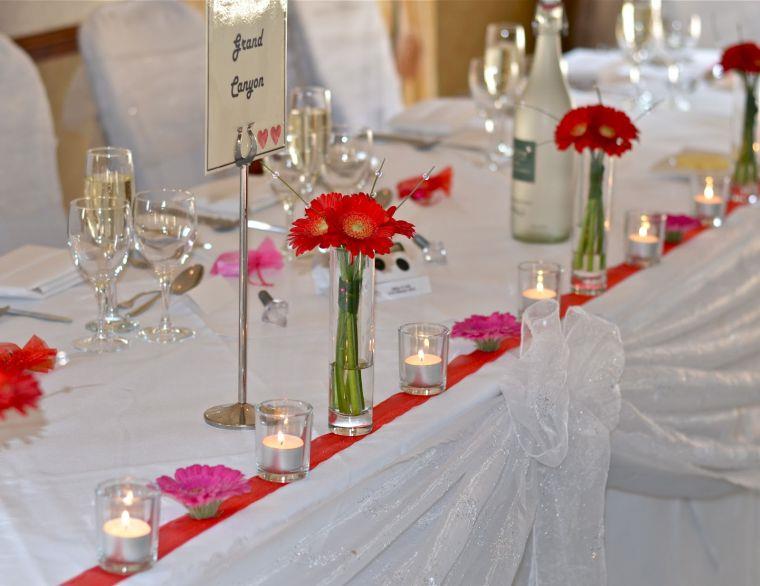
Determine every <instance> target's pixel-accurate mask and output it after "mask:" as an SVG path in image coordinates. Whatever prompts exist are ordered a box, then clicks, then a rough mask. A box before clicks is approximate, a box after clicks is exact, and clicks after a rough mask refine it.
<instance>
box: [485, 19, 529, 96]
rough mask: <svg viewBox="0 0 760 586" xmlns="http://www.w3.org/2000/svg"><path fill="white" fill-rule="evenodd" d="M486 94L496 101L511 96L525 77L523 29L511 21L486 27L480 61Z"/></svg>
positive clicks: (493, 23)
mask: <svg viewBox="0 0 760 586" xmlns="http://www.w3.org/2000/svg"><path fill="white" fill-rule="evenodd" d="M483 62H484V70H483V71H484V77H485V82H486V87H487V88H488V93H489V94H491V96H493V97H494V98H496V99H503V100H508V101H510V103H511V104H512V105H514V97H515V94H516V93H517V90H518V88H519V85H520V83H521V81H522V78H523V76H524V74H525V29H524V28H523V27H522V25H519V24H515V23H511V22H492V23H491V24H489V25H488V26H487V27H486V50H485V55H484V58H483Z"/></svg>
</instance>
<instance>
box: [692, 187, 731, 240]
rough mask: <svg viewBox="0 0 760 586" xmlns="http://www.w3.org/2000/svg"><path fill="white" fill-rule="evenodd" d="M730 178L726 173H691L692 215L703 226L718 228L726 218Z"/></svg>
mask: <svg viewBox="0 0 760 586" xmlns="http://www.w3.org/2000/svg"><path fill="white" fill-rule="evenodd" d="M730 186H731V178H730V177H729V176H728V175H722V176H720V175H719V176H716V175H692V176H691V193H692V194H693V195H692V198H693V200H694V215H695V216H696V217H697V218H698V219H699V221H700V222H702V225H703V226H713V227H715V228H718V227H720V226H722V225H723V222H724V220H725V218H726V205H727V204H728V200H729V198H730V194H729V188H730Z"/></svg>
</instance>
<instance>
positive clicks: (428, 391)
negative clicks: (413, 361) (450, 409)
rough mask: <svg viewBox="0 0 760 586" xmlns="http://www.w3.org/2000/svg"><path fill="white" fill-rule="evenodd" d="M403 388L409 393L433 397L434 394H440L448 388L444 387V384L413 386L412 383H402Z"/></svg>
mask: <svg viewBox="0 0 760 586" xmlns="http://www.w3.org/2000/svg"><path fill="white" fill-rule="evenodd" d="M401 390H402V391H403V392H405V393H406V394H407V395H418V396H422V397H432V396H434V395H440V394H441V393H442V392H443V391H445V390H446V389H445V388H444V387H443V385H435V386H432V387H413V386H410V385H402V387H401Z"/></svg>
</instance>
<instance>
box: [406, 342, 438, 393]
mask: <svg viewBox="0 0 760 586" xmlns="http://www.w3.org/2000/svg"><path fill="white" fill-rule="evenodd" d="M426 341H427V340H426ZM404 380H405V381H407V382H408V384H411V386H414V387H423V388H424V387H434V386H437V385H440V384H441V382H442V381H443V359H442V358H441V357H440V356H436V355H435V354H428V353H426V352H425V351H424V350H422V348H420V350H419V351H418V352H417V354H413V355H412V356H409V357H407V358H406V359H405V360H404Z"/></svg>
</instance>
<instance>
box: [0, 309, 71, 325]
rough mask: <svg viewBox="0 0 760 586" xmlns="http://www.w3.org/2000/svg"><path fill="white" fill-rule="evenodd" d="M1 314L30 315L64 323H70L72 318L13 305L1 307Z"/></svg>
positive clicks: (34, 317)
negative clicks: (15, 307) (18, 307)
mask: <svg viewBox="0 0 760 586" xmlns="http://www.w3.org/2000/svg"><path fill="white" fill-rule="evenodd" d="M0 315H15V316H18V317H30V318H32V319H41V320H44V321H54V322H58V323H62V324H70V323H71V322H72V319H71V318H70V317H64V316H61V315H53V314H52V313H41V312H39V311H26V310H25V309H14V308H13V307H9V306H7V305H6V306H5V307H0Z"/></svg>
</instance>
